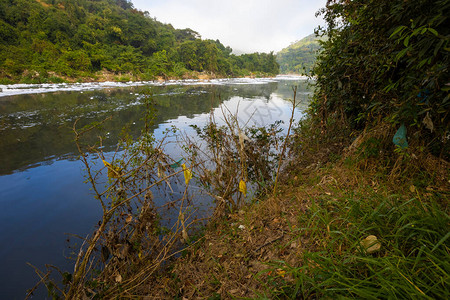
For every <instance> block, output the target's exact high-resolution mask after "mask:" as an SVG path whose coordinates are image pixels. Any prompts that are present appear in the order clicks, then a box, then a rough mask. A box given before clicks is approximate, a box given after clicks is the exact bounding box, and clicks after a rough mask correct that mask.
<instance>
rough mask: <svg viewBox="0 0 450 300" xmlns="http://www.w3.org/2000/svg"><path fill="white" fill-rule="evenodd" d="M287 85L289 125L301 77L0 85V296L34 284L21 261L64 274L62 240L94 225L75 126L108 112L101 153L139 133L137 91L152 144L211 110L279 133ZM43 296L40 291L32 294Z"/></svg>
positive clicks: (305, 98)
mask: <svg viewBox="0 0 450 300" xmlns="http://www.w3.org/2000/svg"><path fill="white" fill-rule="evenodd" d="M294 85H295V86H298V92H297V99H298V100H299V101H300V105H299V106H298V107H297V109H296V111H295V118H296V120H299V119H300V118H301V117H302V115H303V111H304V109H305V108H306V107H307V105H308V102H309V97H310V95H311V88H310V87H309V86H308V82H307V80H306V79H304V78H301V77H277V78H272V79H223V80H211V81H206V82H205V81H196V80H188V81H171V82H166V83H155V82H137V83H136V82H134V83H131V82H130V83H88V84H72V85H71V84H55V85H12V86H0V299H23V298H24V297H25V295H26V290H27V289H29V288H31V287H33V285H34V284H35V283H36V282H37V281H38V277H37V276H36V274H35V273H34V271H33V269H32V268H31V267H30V266H29V265H28V264H27V263H30V264H32V265H34V266H36V267H37V268H40V269H44V265H45V264H52V265H55V266H58V267H60V268H61V269H62V270H63V271H64V270H67V271H72V268H73V267H72V266H73V261H72V260H70V259H68V258H67V257H69V256H70V251H71V250H70V249H68V247H67V246H68V242H67V240H68V238H69V237H70V235H69V234H76V235H80V236H86V235H87V234H89V233H91V232H92V231H93V230H94V226H95V225H96V223H97V222H98V220H99V219H100V213H101V209H100V207H99V204H98V203H97V202H96V201H95V200H94V199H93V194H92V192H91V191H90V190H89V186H88V185H87V184H85V183H84V181H85V177H84V176H85V173H84V169H83V166H82V164H81V162H80V161H78V159H77V152H76V147H75V143H74V135H73V132H72V127H73V124H74V122H75V120H79V121H78V124H79V126H83V125H85V124H89V123H91V122H94V121H101V120H103V119H105V118H106V117H108V116H112V120H111V121H110V122H107V123H105V125H104V130H105V132H106V140H105V141H104V147H105V148H104V151H105V152H108V151H113V149H114V148H115V145H116V143H117V136H118V135H119V133H120V131H121V130H122V128H123V127H124V126H127V127H128V128H129V130H130V132H131V134H132V135H134V136H137V135H138V134H139V132H140V131H141V129H142V126H143V121H142V117H143V115H144V112H145V105H144V97H145V96H144V95H147V94H152V95H153V96H152V97H153V100H154V102H155V105H156V109H157V117H156V122H155V125H154V126H153V128H152V129H153V131H154V135H155V137H156V138H158V137H161V136H162V135H163V132H164V131H165V130H166V129H167V128H169V127H171V126H176V127H177V128H179V129H180V130H181V131H182V132H185V133H186V134H187V135H193V134H194V131H193V130H192V129H191V128H190V127H189V125H197V126H199V127H202V126H203V125H205V124H206V122H207V120H208V118H209V112H210V111H211V109H213V110H214V111H215V113H216V120H219V122H220V119H221V111H222V110H221V108H220V107H221V106H226V108H227V109H229V110H230V111H232V112H233V113H234V112H236V111H237V113H238V119H239V121H240V123H241V124H246V123H248V125H249V126H250V125H257V126H264V125H268V124H272V123H274V122H275V121H278V120H282V121H285V122H286V123H285V124H284V128H287V126H288V124H287V121H288V120H289V117H290V114H291V108H292V103H291V102H290V101H289V99H292V97H293V92H292V86H294ZM250 117H252V120H251V122H248V120H249V118H250ZM171 152H172V153H170V154H171V155H172V156H175V157H176V156H177V152H181V150H179V149H177V147H176V146H174V147H173V148H172V149H171ZM45 295H46V294H45V291H44V290H43V289H40V290H38V291H37V293H35V298H38V299H41V298H43V297H45Z"/></svg>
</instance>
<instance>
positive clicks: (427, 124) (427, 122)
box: [422, 112, 434, 132]
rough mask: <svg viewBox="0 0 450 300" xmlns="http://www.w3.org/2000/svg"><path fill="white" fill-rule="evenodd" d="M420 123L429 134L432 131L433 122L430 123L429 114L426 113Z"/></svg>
mask: <svg viewBox="0 0 450 300" xmlns="http://www.w3.org/2000/svg"><path fill="white" fill-rule="evenodd" d="M422 123H423V124H424V125H425V127H426V128H427V129H429V130H430V131H431V132H433V131H434V124H433V121H431V118H430V112H427V115H426V116H425V118H423V121H422Z"/></svg>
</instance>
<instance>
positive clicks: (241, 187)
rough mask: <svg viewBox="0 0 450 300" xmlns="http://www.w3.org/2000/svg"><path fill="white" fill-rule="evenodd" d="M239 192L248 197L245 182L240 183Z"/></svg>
mask: <svg viewBox="0 0 450 300" xmlns="http://www.w3.org/2000/svg"><path fill="white" fill-rule="evenodd" d="M239 192H241V193H242V194H244V197H245V196H246V195H247V185H246V184H245V181H244V180H241V181H240V182H239Z"/></svg>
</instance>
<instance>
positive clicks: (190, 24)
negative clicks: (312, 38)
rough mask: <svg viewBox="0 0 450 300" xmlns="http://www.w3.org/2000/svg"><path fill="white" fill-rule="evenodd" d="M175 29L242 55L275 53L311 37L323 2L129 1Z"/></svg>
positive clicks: (241, 0) (231, 0)
mask: <svg viewBox="0 0 450 300" xmlns="http://www.w3.org/2000/svg"><path fill="white" fill-rule="evenodd" d="M132 2H133V4H134V6H135V7H136V8H137V9H140V10H146V11H148V12H149V13H150V15H151V16H152V17H156V19H157V20H159V21H161V22H163V23H170V24H172V25H173V26H174V27H175V28H191V29H193V30H195V31H197V32H198V33H200V35H201V36H202V37H203V38H208V39H219V40H220V41H221V42H222V43H223V44H224V45H225V46H230V47H231V48H233V49H234V50H240V51H244V52H269V51H275V52H277V51H279V50H281V49H282V48H284V47H286V46H288V45H289V44H290V43H291V42H294V41H296V40H299V39H301V38H303V37H305V36H307V35H309V34H311V33H313V31H314V28H316V27H317V26H318V25H320V24H323V21H322V20H321V19H320V18H319V19H318V18H316V17H315V13H316V11H318V10H319V9H320V8H321V7H324V6H325V2H326V0H276V1H274V0H184V1H182V0H165V1H164V0H153V1H152V0H150V1H145V0H132Z"/></svg>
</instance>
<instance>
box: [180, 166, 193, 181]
mask: <svg viewBox="0 0 450 300" xmlns="http://www.w3.org/2000/svg"><path fill="white" fill-rule="evenodd" d="M181 167H183V173H184V181H185V182H186V185H188V184H189V181H190V180H191V179H192V172H191V170H189V169H188V168H187V167H186V165H185V164H182V165H181Z"/></svg>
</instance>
